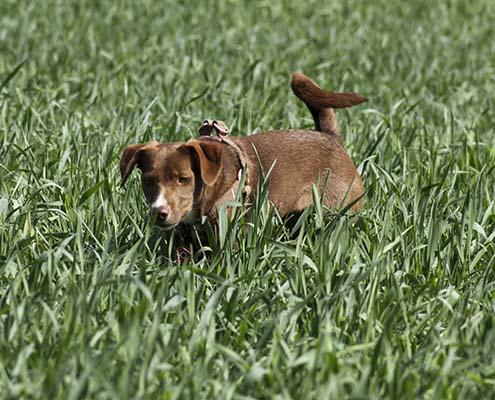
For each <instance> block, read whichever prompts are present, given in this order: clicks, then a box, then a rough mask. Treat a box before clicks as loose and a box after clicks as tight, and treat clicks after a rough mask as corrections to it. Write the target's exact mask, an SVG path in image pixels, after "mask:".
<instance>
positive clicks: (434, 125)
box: [0, 0, 495, 399]
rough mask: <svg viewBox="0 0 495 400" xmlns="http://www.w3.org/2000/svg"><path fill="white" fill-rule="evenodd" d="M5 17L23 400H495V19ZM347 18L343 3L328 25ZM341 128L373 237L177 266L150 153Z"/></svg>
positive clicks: (11, 361)
mask: <svg viewBox="0 0 495 400" xmlns="http://www.w3.org/2000/svg"><path fill="white" fill-rule="evenodd" d="M207 3H210V2H204V1H195V2H193V1H188V2H183V4H182V5H181V4H179V3H178V2H169V1H158V0H156V1H144V2H138V1H128V2H125V3H124V2H115V1H96V0H94V1H90V0H87V1H86V0H84V1H77V2H69V1H44V2H27V1H18V0H3V1H2V2H0V87H2V89H1V93H0V140H1V142H0V143H1V147H0V398H12V399H14V398H26V399H27V398H33V399H34V398H46V399H54V398H60V399H62V398H63V399H66V398H68V399H75V398H91V399H94V398H109V399H112V398H113V399H124V398H163V399H173V398H253V397H255V398H280V399H281V398H294V399H303V398H304V399H306V398H315V399H316V398H317V399H322V398H335V399H340V398H354V399H357V398H376V399H381V398H397V399H408V398H427V399H439V398H479V399H482V398H483V399H484V398H493V397H495V268H494V267H495V244H494V242H495V180H494V178H493V177H494V176H495V170H494V169H495V167H494V166H495V135H494V133H495V132H494V121H495V107H494V103H493V93H495V78H494V76H495V57H494V54H495V40H493V39H494V37H495V24H493V21H494V20H495V4H494V3H493V1H491V0H479V1H467V0H455V1H445V2H440V1H439V2H432V1H410V2H402V1H399V0H392V1H390V0H389V1H385V0H383V1H379V0H377V1H370V2H361V1H357V0H351V1H339V2H331V3H330V2H320V1H313V0H307V1H304V2H302V1H301V2H293V1H286V2H274V1H258V2H237V1H233V0H232V1H216V2H214V3H211V4H209V5H208V4H207ZM322 3H327V4H322ZM295 70H301V71H304V73H306V74H307V75H309V76H311V77H312V78H314V79H315V80H316V81H317V82H319V83H320V84H321V85H322V86H324V87H327V88H332V89H334V90H348V91H349V90H353V91H357V92H360V93H363V94H365V95H366V96H367V97H369V103H367V104H366V105H364V106H360V107H357V108H355V109H351V110H349V111H340V112H339V114H338V115H339V119H340V123H341V125H342V128H343V131H344V138H345V142H346V147H347V149H348V150H349V152H350V154H351V155H352V157H353V159H354V160H355V161H356V163H357V164H360V166H361V168H363V178H364V182H365V186H366V189H367V195H366V202H367V205H366V209H365V210H364V211H363V212H362V213H361V215H360V216H359V218H357V220H354V219H351V218H350V217H347V216H345V215H326V216H324V215H322V213H321V210H320V208H319V207H314V208H313V209H310V210H308V212H307V213H305V214H304V215H303V217H302V218H301V220H300V223H301V229H300V231H299V233H298V234H297V235H296V236H295V237H293V236H292V235H291V234H290V232H287V229H286V228H285V227H284V226H283V225H281V224H280V223H279V222H277V220H276V219H274V218H272V217H271V216H270V213H269V210H268V208H267V204H266V201H263V196H260V198H259V199H258V200H257V202H258V203H257V205H256V212H255V213H254V215H255V217H253V219H252V220H251V221H250V222H249V221H248V222H249V223H250V224H251V225H250V228H249V229H245V228H244V226H245V224H246V223H247V222H246V221H243V220H242V218H240V217H237V218H234V220H233V221H232V222H230V223H229V222H228V221H226V220H225V219H222V221H221V223H220V227H219V230H220V232H219V234H218V236H217V239H216V240H215V241H213V242H212V243H211V253H210V254H211V257H210V258H209V259H207V258H204V257H201V256H200V257H199V258H198V261H197V262H195V263H194V264H188V265H184V266H177V265H174V264H173V263H171V262H167V261H166V260H165V259H164V258H163V257H162V256H160V255H159V253H158V252H157V249H156V247H157V246H156V241H155V237H156V232H153V229H152V228H151V227H150V226H149V225H148V224H147V220H146V218H145V205H144V201H143V196H142V193H141V191H140V188H139V184H138V174H135V176H134V177H133V178H132V179H131V181H130V184H129V186H128V189H126V190H125V191H123V190H121V189H120V188H119V183H120V182H119V172H118V160H119V157H120V154H121V151H122V149H123V148H124V146H126V145H127V144H130V143H133V142H144V141H148V140H151V139H157V140H162V141H172V140H187V139H189V138H191V137H194V136H195V135H196V130H197V128H198V127H199V124H200V122H201V121H202V120H203V119H205V118H219V119H222V120H224V121H226V122H227V123H228V124H229V126H230V127H231V128H232V131H233V133H234V134H239V135H245V134H248V133H251V132H256V131H261V130H267V129H270V128H280V127H310V126H312V121H311V118H310V115H309V113H308V112H307V111H306V109H305V108H304V106H303V105H302V104H301V103H300V102H298V101H297V99H296V98H295V97H294V96H293V95H292V94H291V92H290V89H289V85H288V81H289V74H290V72H292V71H295Z"/></svg>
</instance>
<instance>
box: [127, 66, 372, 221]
mask: <svg viewBox="0 0 495 400" xmlns="http://www.w3.org/2000/svg"><path fill="white" fill-rule="evenodd" d="M291 84H292V90H293V91H294V93H295V94H296V96H297V97H299V98H300V99H301V100H302V101H303V102H304V103H305V104H306V106H307V107H308V108H309V110H310V112H311V114H312V115H313V118H314V121H315V127H316V130H315V131H311V130H303V129H296V130H278V131H270V132H263V133H258V134H255V135H251V136H245V137H230V141H231V142H233V143H234V145H236V146H237V147H238V149H236V148H234V145H231V144H228V143H224V142H220V141H215V140H205V138H203V140H201V139H198V140H192V141H189V142H187V143H163V144H159V143H157V142H152V143H148V144H135V145H130V146H129V147H127V148H126V149H125V151H124V153H123V155H122V158H121V161H120V170H121V175H122V184H124V183H125V182H126V180H127V178H128V176H129V174H130V173H131V172H132V170H133V168H134V167H135V166H137V167H138V168H139V169H141V171H142V182H143V190H144V192H145V197H146V199H147V202H148V204H149V205H150V206H152V207H154V208H156V210H154V211H155V212H157V213H159V216H160V218H158V222H159V223H160V224H162V225H176V224H179V223H189V222H194V221H197V220H198V218H199V217H201V216H204V215H206V216H208V217H210V218H214V217H215V214H216V210H217V207H219V206H220V205H221V204H223V203H224V202H225V201H226V200H229V199H231V198H232V197H233V195H232V194H231V192H232V190H231V189H232V188H233V187H234V186H235V184H236V182H237V180H238V174H239V170H240V168H241V160H240V158H239V154H238V150H239V151H241V152H242V156H243V157H242V158H243V159H244V160H245V162H247V170H248V177H249V184H250V186H251V187H252V188H253V189H255V188H256V186H257V182H258V180H259V179H260V178H261V177H262V176H263V174H267V173H268V172H269V171H270V174H269V176H268V179H267V189H268V193H269V199H270V201H271V202H272V203H273V205H274V206H275V207H276V208H277V210H278V212H279V214H280V215H281V216H286V215H288V214H290V213H293V212H296V211H300V210H303V209H304V208H306V207H308V206H309V205H310V204H311V203H312V198H313V197H312V187H313V185H316V186H317V187H318V189H319V192H320V193H321V195H322V198H323V204H324V205H325V206H326V207H328V208H332V209H339V208H342V207H345V206H347V205H349V204H350V203H353V205H352V210H354V211H358V210H360V209H361V208H362V207H363V204H364V200H363V199H362V196H363V194H364V189H363V184H362V181H361V177H360V176H359V173H358V172H357V170H356V168H355V166H354V164H353V162H352V161H351V159H350V157H349V156H348V154H347V152H346V151H345V150H344V148H343V146H342V138H341V134H340V130H339V128H338V124H337V120H336V118H335V113H334V111H333V108H344V107H350V106H353V105H356V104H360V103H362V102H363V101H366V99H365V98H364V97H363V96H361V95H359V94H356V93H332V92H327V91H324V90H323V89H321V88H320V87H319V86H318V85H316V83H314V82H313V81H312V80H311V79H309V78H307V77H306V76H304V75H303V74H300V73H295V74H293V76H292V82H291ZM158 193H160V194H161V196H162V197H161V198H159V197H158V196H159V195H158ZM157 198H158V200H157ZM162 217H163V218H162Z"/></svg>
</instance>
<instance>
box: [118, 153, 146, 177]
mask: <svg viewBox="0 0 495 400" xmlns="http://www.w3.org/2000/svg"><path fill="white" fill-rule="evenodd" d="M144 146H145V145H144V144H131V145H129V146H127V147H126V149H125V150H124V152H123V153H122V157H121V159H120V176H121V178H122V181H121V186H124V184H125V183H126V181H127V178H129V175H130V174H131V172H132V170H133V169H134V167H135V166H136V164H137V162H138V157H137V153H138V151H139V150H141V149H142V148H143V147H144Z"/></svg>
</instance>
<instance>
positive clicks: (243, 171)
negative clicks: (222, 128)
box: [197, 135, 251, 201]
mask: <svg viewBox="0 0 495 400" xmlns="http://www.w3.org/2000/svg"><path fill="white" fill-rule="evenodd" d="M197 140H214V141H216V142H220V143H225V144H227V145H228V146H230V147H232V148H233V149H234V151H235V153H236V155H237V159H238V161H239V164H240V168H239V169H238V171H237V179H236V181H235V182H234V184H233V185H232V187H231V188H230V189H229V190H228V191H227V192H226V193H228V192H229V191H232V192H233V194H234V197H235V195H236V193H237V190H238V188H239V185H240V183H241V181H242V179H243V177H244V188H243V191H242V195H243V200H244V201H247V199H248V198H249V196H250V194H251V185H250V180H249V168H248V163H247V161H246V158H245V157H244V154H243V152H242V150H241V148H240V147H239V146H238V145H237V144H236V143H235V142H234V141H233V140H231V139H229V138H227V137H225V136H223V135H218V136H217V137H214V136H206V135H203V136H200V137H199V138H198V139H197Z"/></svg>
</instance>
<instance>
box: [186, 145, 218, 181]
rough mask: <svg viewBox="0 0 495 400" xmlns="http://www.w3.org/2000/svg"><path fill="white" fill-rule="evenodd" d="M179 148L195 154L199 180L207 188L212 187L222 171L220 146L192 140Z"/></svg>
mask: <svg viewBox="0 0 495 400" xmlns="http://www.w3.org/2000/svg"><path fill="white" fill-rule="evenodd" d="M181 148H183V149H187V150H190V151H192V152H193V154H195V156H196V159H197V160H198V163H199V170H200V174H201V179H202V180H203V182H204V183H205V184H206V185H207V186H213V185H214V184H215V182H216V181H217V179H218V176H219V175H220V171H221V169H222V149H223V146H222V144H221V143H220V142H217V141H214V140H204V141H203V140H202V141H198V140H193V141H191V142H187V143H186V144H184V145H182V146H181Z"/></svg>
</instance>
